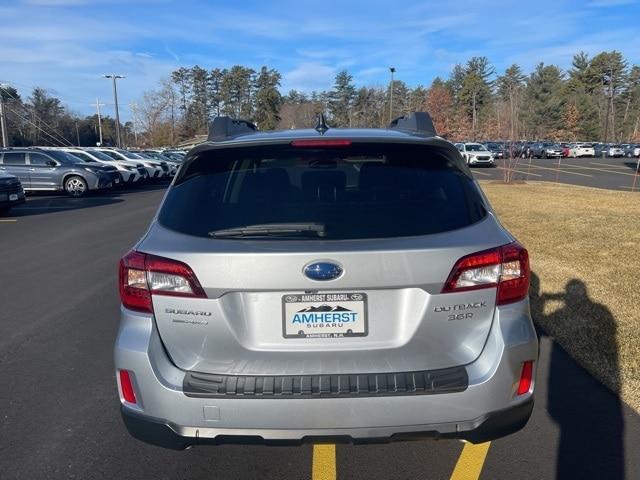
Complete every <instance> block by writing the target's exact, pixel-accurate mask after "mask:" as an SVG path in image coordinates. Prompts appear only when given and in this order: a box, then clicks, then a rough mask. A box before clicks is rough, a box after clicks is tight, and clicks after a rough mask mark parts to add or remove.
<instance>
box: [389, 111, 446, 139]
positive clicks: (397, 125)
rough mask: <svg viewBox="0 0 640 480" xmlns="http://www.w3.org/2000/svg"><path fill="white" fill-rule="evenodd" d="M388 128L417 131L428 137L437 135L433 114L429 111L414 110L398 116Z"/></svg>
mask: <svg viewBox="0 0 640 480" xmlns="http://www.w3.org/2000/svg"><path fill="white" fill-rule="evenodd" d="M388 128H389V129H391V130H404V131H407V132H412V133H417V134H420V135H424V136H426V137H435V136H437V133H436V128H435V127H434V126H433V121H432V120H431V115H429V114H428V113H427V112H413V113H409V114H407V115H403V116H402V117H398V118H396V119H394V120H392V121H391V123H390V124H389V127H388Z"/></svg>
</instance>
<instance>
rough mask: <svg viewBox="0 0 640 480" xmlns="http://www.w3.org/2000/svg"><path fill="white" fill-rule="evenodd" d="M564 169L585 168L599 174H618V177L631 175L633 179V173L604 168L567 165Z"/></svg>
mask: <svg viewBox="0 0 640 480" xmlns="http://www.w3.org/2000/svg"><path fill="white" fill-rule="evenodd" d="M563 167H576V168H584V169H585V170H597V171H598V172H606V173H617V174H618V175H631V176H632V177H633V175H634V174H633V173H628V172H616V171H615V170H606V169H604V168H595V167H583V166H581V165H570V164H565V165H563Z"/></svg>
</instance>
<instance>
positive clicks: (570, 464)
mask: <svg viewBox="0 0 640 480" xmlns="http://www.w3.org/2000/svg"><path fill="white" fill-rule="evenodd" d="M530 293H531V313H532V315H533V318H534V319H535V320H536V322H537V323H538V324H543V325H549V324H560V323H566V322H567V321H571V319H573V318H578V317H577V315H581V312H585V311H589V312H590V315H589V317H590V318H592V319H593V320H594V321H596V322H597V325H594V328H593V332H594V333H596V332H597V334H598V339H597V341H598V343H599V345H600V348H601V349H602V351H603V352H609V353H608V355H607V356H606V358H608V359H609V361H610V362H611V358H612V352H614V355H613V359H614V361H615V362H614V363H615V365H609V372H610V373H611V371H612V370H613V372H614V373H615V374H616V376H617V377H616V378H615V382H614V383H615V384H616V385H619V383H620V379H619V373H618V372H619V366H618V357H617V352H618V345H617V340H616V322H615V319H614V317H613V315H612V314H611V312H610V311H609V309H608V308H607V307H605V306H604V305H601V304H599V303H596V302H594V301H593V300H591V299H590V298H589V294H588V291H587V288H586V285H585V284H584V282H582V281H581V280H577V279H572V280H570V281H569V282H568V283H567V285H566V287H565V291H564V292H563V293H558V294H547V293H543V294H540V279H539V277H538V276H537V275H536V274H535V273H532V277H531V292H530ZM548 301H561V302H562V303H563V306H562V307H561V308H560V309H558V310H556V311H554V312H552V313H550V314H549V315H545V314H544V306H545V303H546V302H548ZM540 333H541V334H543V335H544V333H543V332H540ZM567 357H568V354H567V353H566V352H565V351H564V350H563V349H562V348H561V347H560V346H559V345H558V344H557V343H556V342H553V349H552V352H551V364H550V369H549V370H550V371H549V385H548V398H547V408H548V411H549V415H550V416H551V418H552V419H553V421H554V422H555V423H556V424H557V425H558V427H559V428H560V441H559V445H558V457H557V458H558V459H557V465H556V478H558V479H567V478H576V479H583V480H584V479H611V480H614V479H623V478H624V476H625V458H624V421H623V413H622V403H621V401H620V399H619V397H618V396H617V395H616V394H614V393H613V392H611V391H610V390H608V389H606V388H601V386H600V384H599V382H598V380H596V379H595V378H594V377H592V376H591V375H575V368H576V367H575V364H574V363H573V362H572V361H568V358H567ZM601 358H605V357H601Z"/></svg>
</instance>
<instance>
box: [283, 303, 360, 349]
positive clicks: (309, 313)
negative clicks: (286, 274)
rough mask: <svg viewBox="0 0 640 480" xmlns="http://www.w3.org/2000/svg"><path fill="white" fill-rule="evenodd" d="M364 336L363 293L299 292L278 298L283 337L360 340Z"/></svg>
mask: <svg viewBox="0 0 640 480" xmlns="http://www.w3.org/2000/svg"><path fill="white" fill-rule="evenodd" d="M367 333H369V332H368V325H367V294H366V293H360V292H355V293H353V292H336V293H303V294H289V295H283V297H282V334H283V336H284V337H285V338H342V337H364V336H366V335H367Z"/></svg>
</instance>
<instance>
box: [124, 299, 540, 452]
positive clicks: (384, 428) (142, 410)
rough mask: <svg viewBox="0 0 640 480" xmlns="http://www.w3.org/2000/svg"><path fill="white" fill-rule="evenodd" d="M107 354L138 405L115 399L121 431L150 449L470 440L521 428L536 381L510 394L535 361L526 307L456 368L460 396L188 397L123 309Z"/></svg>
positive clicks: (149, 323)
mask: <svg viewBox="0 0 640 480" xmlns="http://www.w3.org/2000/svg"><path fill="white" fill-rule="evenodd" d="M114 357H115V367H116V369H124V370H128V371H129V372H130V376H131V379H132V383H133V388H134V391H135V393H136V398H137V403H136V404H131V403H128V402H126V401H125V400H124V399H123V398H122V397H121V398H120V402H121V405H122V411H123V416H124V419H125V423H126V424H127V428H128V429H129V431H130V432H131V434H132V435H133V436H134V437H136V438H139V439H140V440H143V441H145V442H147V443H151V444H154V445H160V446H167V447H169V448H186V447H188V446H190V445H196V444H207V443H209V444H217V443H228V442H251V443H256V442H257V443H276V444H278V443H293V444H296V443H302V442H307V441H310V442H314V441H315V442H320V441H322V439H327V438H330V439H331V440H332V441H341V442H353V443H362V442H387V441H393V440H403V439H412V438H422V437H432V438H459V439H465V440H469V441H471V442H474V443H477V442H483V441H487V440H491V439H494V438H498V437H501V436H504V435H508V434H510V433H513V432H515V431H517V430H519V429H521V428H522V427H523V426H524V425H525V424H526V422H527V420H528V418H529V416H530V414H531V409H532V406H533V389H534V385H535V382H534V385H532V387H531V389H530V391H529V393H527V394H524V395H521V396H517V395H516V394H515V392H516V390H517V386H518V380H519V377H520V372H521V370H522V363H523V362H524V361H527V360H537V358H538V340H537V336H536V333H535V330H534V328H533V324H532V322H531V318H530V314H529V305H528V301H523V302H519V303H517V304H511V305H508V306H506V307H501V308H498V310H497V311H496V314H495V316H494V321H493V324H492V327H491V331H490V333H489V336H488V338H487V340H486V344H485V347H484V350H483V351H482V353H481V354H480V356H479V357H478V358H477V359H476V360H475V361H473V362H472V363H469V364H467V365H465V366H464V367H463V368H464V369H466V372H467V374H468V384H467V386H466V388H464V389H463V390H461V391H455V392H450V393H433V394H422V395H416V394H413V395H409V394H407V395H374V396H366V397H364V398H360V397H358V398H349V397H341V396H339V395H336V396H334V397H329V398H309V397H307V398H304V396H299V397H297V398H272V397H271V398H268V396H266V395H264V394H263V395H251V396H248V395H245V396H244V397H243V396H241V395H240V392H238V391H232V392H231V394H230V395H228V396H227V390H228V389H225V395H202V396H189V395H187V392H186V391H185V378H186V377H187V375H188V373H187V372H185V371H184V370H181V369H179V368H177V367H176V366H175V365H174V364H173V363H172V362H171V360H170V359H169V358H168V356H167V354H166V351H165V349H164V345H163V344H162V342H161V340H160V337H159V335H158V332H157V329H156V326H155V321H154V319H153V317H152V316H151V315H147V314H141V313H136V312H132V311H129V310H126V309H122V318H121V324H120V331H119V333H118V337H117V340H116V345H115V351H114ZM365 373H370V372H365ZM534 375H535V369H534ZM116 377H118V376H116ZM395 383H396V384H397V382H395ZM234 392H235V393H234ZM244 393H246V392H244ZM254 393H257V392H254Z"/></svg>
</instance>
